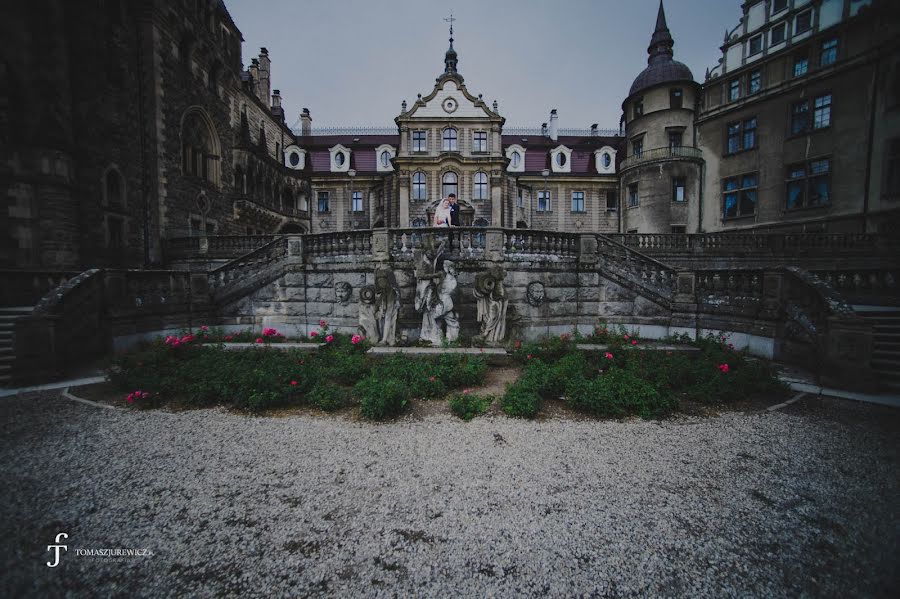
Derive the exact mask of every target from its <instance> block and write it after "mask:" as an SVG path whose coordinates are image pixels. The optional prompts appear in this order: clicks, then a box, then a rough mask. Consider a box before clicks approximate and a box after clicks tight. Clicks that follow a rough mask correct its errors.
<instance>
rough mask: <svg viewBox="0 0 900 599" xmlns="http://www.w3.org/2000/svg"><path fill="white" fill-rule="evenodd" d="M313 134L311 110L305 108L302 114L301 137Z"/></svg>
mask: <svg viewBox="0 0 900 599" xmlns="http://www.w3.org/2000/svg"><path fill="white" fill-rule="evenodd" d="M311 134H312V117H311V116H309V108H304V109H303V112H301V113H300V135H303V136H307V135H311Z"/></svg>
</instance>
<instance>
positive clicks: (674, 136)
mask: <svg viewBox="0 0 900 599" xmlns="http://www.w3.org/2000/svg"><path fill="white" fill-rule="evenodd" d="M682 137H683V133H682V132H681V131H669V149H670V150H674V149H675V148H680V147H681V138H682Z"/></svg>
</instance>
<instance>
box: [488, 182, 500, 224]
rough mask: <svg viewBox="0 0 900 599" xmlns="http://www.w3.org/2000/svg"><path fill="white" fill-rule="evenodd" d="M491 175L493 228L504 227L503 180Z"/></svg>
mask: <svg viewBox="0 0 900 599" xmlns="http://www.w3.org/2000/svg"><path fill="white" fill-rule="evenodd" d="M493 172H495V171H492V174H491V178H490V182H491V226H492V227H502V226H503V179H502V178H501V177H499V176H495V175H494V174H493Z"/></svg>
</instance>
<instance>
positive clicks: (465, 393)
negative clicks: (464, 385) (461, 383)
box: [463, 389, 471, 395]
mask: <svg viewBox="0 0 900 599" xmlns="http://www.w3.org/2000/svg"><path fill="white" fill-rule="evenodd" d="M469 391H471V389H463V395H468V394H469Z"/></svg>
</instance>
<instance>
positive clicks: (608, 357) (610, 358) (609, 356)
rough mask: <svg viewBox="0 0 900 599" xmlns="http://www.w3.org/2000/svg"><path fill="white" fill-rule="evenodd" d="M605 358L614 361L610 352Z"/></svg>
mask: <svg viewBox="0 0 900 599" xmlns="http://www.w3.org/2000/svg"><path fill="white" fill-rule="evenodd" d="M605 357H606V359H607V360H612V359H613V355H612V354H611V353H609V352H606V354H605Z"/></svg>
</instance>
